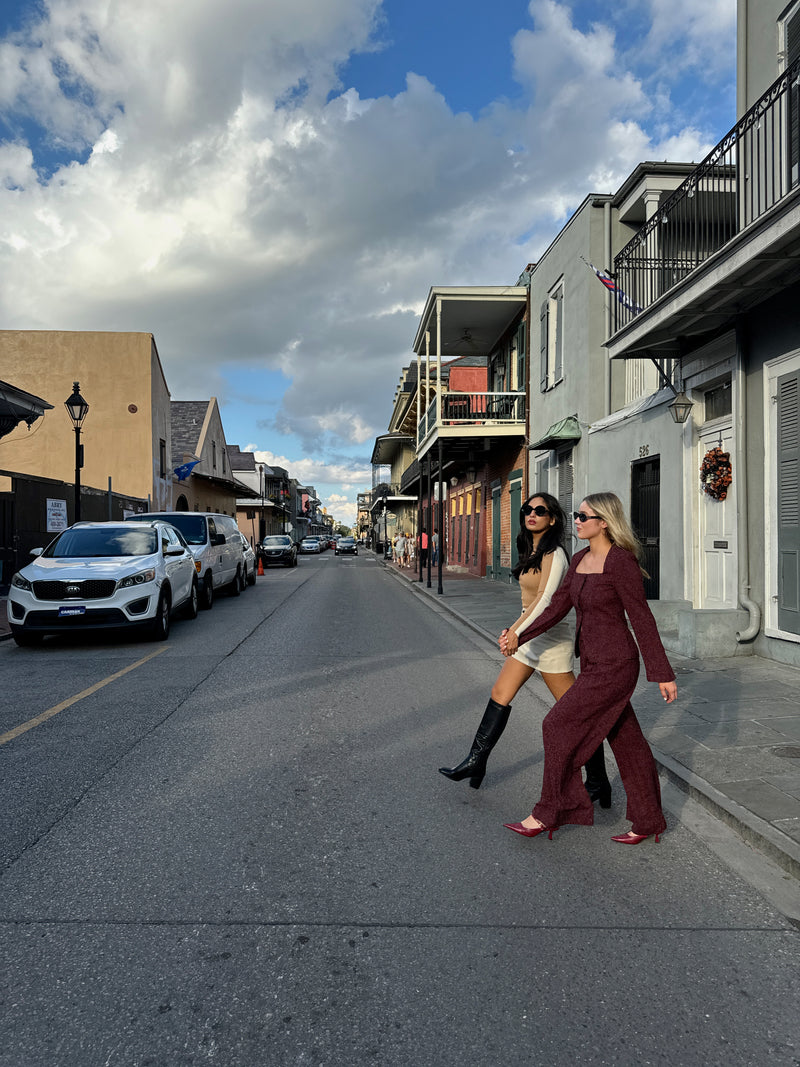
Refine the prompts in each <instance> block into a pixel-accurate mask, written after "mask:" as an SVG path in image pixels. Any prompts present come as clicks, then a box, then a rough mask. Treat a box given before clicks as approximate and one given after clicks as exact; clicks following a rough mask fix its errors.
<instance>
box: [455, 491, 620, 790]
mask: <svg viewBox="0 0 800 1067" xmlns="http://www.w3.org/2000/svg"><path fill="white" fill-rule="evenodd" d="M566 525H567V520H566V516H565V515H564V512H563V510H562V508H561V505H560V504H559V502H558V501H557V500H556V498H555V497H554V496H551V495H550V493H534V495H533V496H532V497H530V498H529V499H528V500H527V501H526V502H525V503H524V504H523V505H522V507H521V508H520V512H519V533H518V534H517V555H518V557H519V562H518V563H517V565H516V567H515V568H514V570H513V571H512V573H513V574H514V576H515V577H516V578H517V580H518V581H519V585H520V592H521V594H522V614H521V615H520V617H519V618H518V619H517V621H516V622H514V623H512V625H511V626H509V627H508V628H507V629H505V630H503V632H502V634H501V635H500V638H499V643H500V648H501V651H503V653H504V655H506V660H505V662H504V663H503V667H502V669H501V671H500V674H499V675H498V676H497V680H496V681H495V683H494V685H493V686H492V692H491V697H490V699H489V703H488V704H487V705H486V710H485V711H484V713H483V718H482V719H481V722H480V725H479V726H478V732H477V733H476V734H475V739H474V740H473V742H472V748H471V749H470V751H469V753H468V755H467V756H466V758H465V759H463V760H462V761H461V763H459V764H458V765H457V766H456V767H440V768H439V771H440V773H441V774H443V775H444V776H445V777H446V778H450V779H452V780H453V781H455V782H460V781H461V780H462V779H463V778H469V784H470V785H471V786H472V788H473V789H478V788H480V784H481V782H482V781H483V778H484V775H485V774H486V762H487V760H488V758H489V754H490V753H491V751H492V749H493V748H494V746H495V745H496V744H497V742H498V741H499V740H500V737H501V736H502V734H503V731H504V730H505V728H506V725H507V724H508V719H509V716H510V715H511V701H512V700H513V699H514V697H515V696H516V695H517V693H518V692H519V691H520V689H521V688H522V686H523V685H524V684H525V683H526V682H527V681H528V679H529V678H530V677H531V676H532V675H533V674H534V672H535V671H537V670H538V671H539V673H540V674H541V676H542V679H543V681H544V683H545V685H546V686H547V688H548V689H549V690H550V692H551V693H552V694H553V696H554V697H555V699H556V700H559V699H560V698H561V697H563V696H564V694H565V693H566V692H567V690H568V689H569V688H570V687H571V686H572V685H573V684H574V682H575V675H574V674H573V673H572V667H573V638H572V631H571V629H570V627H569V625H568V623H567V622H565V621H559V623H558V624H557V625H555V626H553V627H552V628H551V629H550V630H549V631H548V632H547V633H545V634H543V635H542V636H541V637H539V638H537V640H535V641H531V642H529V643H527V644H526V645H525V646H524V647H523V648H521V649H519V650H518V651H517V650H516V649H515V651H514V652H513V654H512V653H506V652H505V649H506V647H507V645H508V643H509V640H510V638H511V637H512V635H513V640H514V643H515V645H516V641H517V635H518V633H519V632H520V631H521V630H524V629H525V628H526V627H527V626H530V625H531V624H532V623H533V622H534V621H535V620H536V619H538V618H539V617H540V616H541V615H542V613H543V612H544V611H545V610H546V608H547V607H548V605H549V604H550V602H551V600H552V598H553V596H554V595H555V593H556V590H557V589H558V587H559V586H560V584H561V580H562V578H563V577H564V575H565V574H566V572H567V568H568V567H569V558H568V556H567V552H566V548H565V544H564V542H565V538H566ZM564 614H565V615H566V612H564ZM562 620H563V617H562ZM584 762H585V763H586V786H585V790H584V792H585V794H586V795H587V796H588V798H589V800H588V803H589V805H590V806H591V804H592V803H593V802H594V801H595V800H599V801H600V805H601V807H604V808H609V807H611V785H610V783H609V781H608V776H607V774H606V766H605V758H604V755H603V738H602V737H600V738H598V740H597V742H596V743H595V747H594V749H593V750H592V752H590V753H587V755H586V756H585V759H584Z"/></svg>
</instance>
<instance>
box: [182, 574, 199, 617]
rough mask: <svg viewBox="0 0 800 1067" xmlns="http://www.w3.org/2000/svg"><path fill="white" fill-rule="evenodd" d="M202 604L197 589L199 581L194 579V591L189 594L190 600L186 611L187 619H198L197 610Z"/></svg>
mask: <svg viewBox="0 0 800 1067" xmlns="http://www.w3.org/2000/svg"><path fill="white" fill-rule="evenodd" d="M199 602H200V593H199V592H198V589H197V579H196V578H192V591H191V593H189V599H188V600H187V602H186V607H185V609H184V611H185V614H186V618H187V619H196V618H197V609H198V605H199Z"/></svg>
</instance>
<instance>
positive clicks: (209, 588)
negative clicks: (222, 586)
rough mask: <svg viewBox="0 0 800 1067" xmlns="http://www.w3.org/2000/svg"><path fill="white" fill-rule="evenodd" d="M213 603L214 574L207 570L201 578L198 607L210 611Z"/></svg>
mask: <svg viewBox="0 0 800 1067" xmlns="http://www.w3.org/2000/svg"><path fill="white" fill-rule="evenodd" d="M213 605H214V576H213V574H212V573H211V571H208V573H207V574H206V576H205V578H204V579H203V593H202V596H201V597H200V607H201V608H202V609H203V611H210V610H211V608H212V607H213Z"/></svg>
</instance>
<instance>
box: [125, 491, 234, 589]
mask: <svg viewBox="0 0 800 1067" xmlns="http://www.w3.org/2000/svg"><path fill="white" fill-rule="evenodd" d="M154 518H155V519H160V520H162V521H163V522H169V523H172V525H173V526H175V527H177V529H179V530H180V532H181V533H182V534H183V536H184V538H185V540H186V542H187V544H188V545H189V547H190V548H191V550H192V555H193V556H194V561H195V567H196V569H197V575H198V578H199V579H200V607H201V608H205V609H206V610H208V609H209V608H210V607H211V606H212V604H213V603H214V593H215V592H216V590H217V589H222V588H223V587H224V586H227V588H228V590H229V592H230V593H231V595H232V596H238V595H239V594H240V593H241V591H242V589H244V559H243V558H242V542H241V536H240V531H239V527H238V526H237V525H236V520H235V519H233V518H231V516H230V515H221V514H218V513H217V512H213V511H151V512H149V513H146V514H144V515H131V516H130V518H128V519H127V520H126V521H127V522H149V521H150V520H152V519H154Z"/></svg>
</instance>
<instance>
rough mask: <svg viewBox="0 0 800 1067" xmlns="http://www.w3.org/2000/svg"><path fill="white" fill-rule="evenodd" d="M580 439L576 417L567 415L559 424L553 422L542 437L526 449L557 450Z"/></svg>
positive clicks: (579, 429)
mask: <svg viewBox="0 0 800 1067" xmlns="http://www.w3.org/2000/svg"><path fill="white" fill-rule="evenodd" d="M580 439H581V428H580V425H579V423H578V416H577V415H568V416H567V417H566V419H562V420H561V422H554V423H553V425H552V426H551V427H550V429H549V430H548V431H547V433H546V434H545V435H544V437H541V438H540V439H539V440H538V441H534V442H533V444H530V445H528V449H529V450H530V451H533V450H534V449H537V448H538V449H544V448H558V446H559V445H568V444H573V443H574V442H575V441H580Z"/></svg>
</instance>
